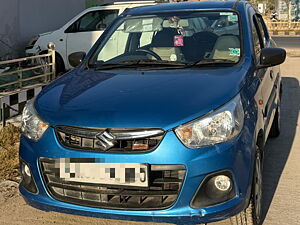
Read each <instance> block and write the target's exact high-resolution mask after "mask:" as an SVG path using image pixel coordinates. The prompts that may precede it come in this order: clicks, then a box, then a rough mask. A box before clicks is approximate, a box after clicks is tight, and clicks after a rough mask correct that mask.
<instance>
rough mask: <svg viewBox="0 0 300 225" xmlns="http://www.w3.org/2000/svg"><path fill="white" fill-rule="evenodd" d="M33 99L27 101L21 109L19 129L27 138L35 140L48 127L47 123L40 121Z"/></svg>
mask: <svg viewBox="0 0 300 225" xmlns="http://www.w3.org/2000/svg"><path fill="white" fill-rule="evenodd" d="M33 103H34V100H31V101H29V102H28V103H27V104H26V105H25V107H24V110H23V114H22V127H21V131H22V134H23V135H24V136H26V137H27V138H29V139H31V140H33V141H37V140H39V139H40V138H41V137H42V136H43V134H44V132H45V131H46V130H47V128H48V127H49V124H47V123H46V122H44V121H42V120H41V119H40V118H39V117H38V115H37V113H36V111H35V109H34V106H33Z"/></svg>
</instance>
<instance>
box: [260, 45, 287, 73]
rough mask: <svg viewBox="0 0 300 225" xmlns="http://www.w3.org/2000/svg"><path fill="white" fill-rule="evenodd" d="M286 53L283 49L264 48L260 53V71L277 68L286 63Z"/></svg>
mask: <svg viewBox="0 0 300 225" xmlns="http://www.w3.org/2000/svg"><path fill="white" fill-rule="evenodd" d="M285 58H286V51H285V50H284V49H283V48H263V49H262V50H261V53H260V64H259V65H258V66H257V68H258V69H261V68H266V67H271V66H276V65H279V64H281V63H283V62H284V61H285Z"/></svg>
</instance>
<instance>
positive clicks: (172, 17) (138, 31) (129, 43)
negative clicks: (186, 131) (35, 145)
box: [89, 11, 241, 67]
mask: <svg viewBox="0 0 300 225" xmlns="http://www.w3.org/2000/svg"><path fill="white" fill-rule="evenodd" d="M240 56H241V39H240V28H239V17H238V15H237V14H236V13H235V12H229V11H226V12H225V11H224V12H222V11H214V12H212V11H210V12H194V13H191V12H178V13H164V14H157V15H150V16H139V17H136V16H135V17H127V18H125V19H124V20H123V22H121V23H120V24H119V26H117V27H116V28H115V30H114V31H113V32H111V35H110V36H109V37H107V38H106V39H105V40H104V42H102V43H101V44H100V45H99V48H98V49H97V50H96V51H95V53H94V54H93V56H92V58H91V59H90V61H89V65H90V66H91V67H101V66H104V65H106V66H107V65H112V64H113V65H115V64H124V63H127V64H128V63H137V64H139V65H141V64H145V63H148V64H150V63H151V64H152V65H153V64H154V65H155V64H162V63H165V64H168V63H169V64H170V65H171V64H172V65H174V64H184V65H186V64H209V63H237V62H238V61H239V59H240Z"/></svg>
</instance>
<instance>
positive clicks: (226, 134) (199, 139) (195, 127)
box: [175, 95, 244, 148]
mask: <svg viewBox="0 0 300 225" xmlns="http://www.w3.org/2000/svg"><path fill="white" fill-rule="evenodd" d="M243 124H244V110H243V105H242V102H241V97H240V95H237V96H236V97H235V98H234V99H232V100H231V101H230V102H229V103H227V104H226V105H224V106H223V107H221V108H219V109H218V110H216V111H215V112H213V113H210V114H209V115H207V116H205V117H203V118H200V119H197V120H194V121H192V122H189V123H187V124H184V125H181V126H179V127H177V128H176V129H175V133H176V135H177V137H178V138H179V139H180V141H181V142H182V143H183V144H184V145H185V146H186V147H188V148H200V147H203V146H209V145H214V144H218V143H222V142H227V141H231V140H232V139H234V138H235V137H236V136H237V135H238V134H239V133H240V131H241V130H242V128H243Z"/></svg>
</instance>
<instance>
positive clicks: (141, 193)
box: [40, 158, 185, 210]
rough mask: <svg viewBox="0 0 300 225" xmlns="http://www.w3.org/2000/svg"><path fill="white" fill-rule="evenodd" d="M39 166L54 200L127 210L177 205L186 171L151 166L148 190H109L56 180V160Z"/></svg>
mask: <svg viewBox="0 0 300 225" xmlns="http://www.w3.org/2000/svg"><path fill="white" fill-rule="evenodd" d="M40 162H41V171H42V173H43V177H44V181H45V183H46V186H47V188H48V190H49V192H50V194H51V195H52V196H53V197H54V198H56V199H57V200H60V201H64V202H69V203H73V204H78V205H84V206H90V207H97V208H109V209H126V210H128V209H132V210H151V209H165V208H168V207H170V206H171V205H172V204H174V202H175V201H176V199H177V197H178V194H179V192H180V189H181V186H182V182H183V179H184V176H185V168H184V167H183V166H181V165H160V166H158V167H157V166H156V165H152V166H149V168H151V169H149V187H148V188H139V187H125V186H108V185H101V184H90V183H82V182H81V183H78V182H72V181H66V180H64V179H62V178H60V177H59V168H57V165H56V167H55V159H48V158H41V159H40ZM46 168H47V169H46ZM152 169H153V170H152ZM158 169H161V170H158ZM170 169H171V170H170Z"/></svg>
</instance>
